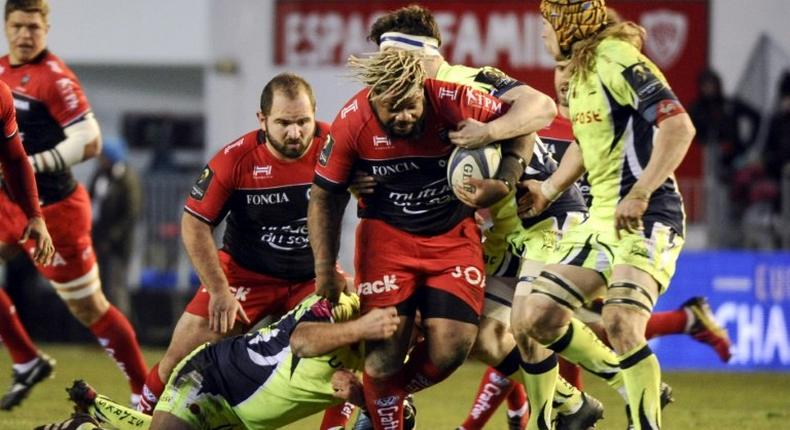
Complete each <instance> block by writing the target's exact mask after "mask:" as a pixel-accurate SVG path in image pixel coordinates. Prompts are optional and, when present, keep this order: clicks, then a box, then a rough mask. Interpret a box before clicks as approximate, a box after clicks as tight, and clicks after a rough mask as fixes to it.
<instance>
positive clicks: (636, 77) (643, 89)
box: [623, 63, 664, 103]
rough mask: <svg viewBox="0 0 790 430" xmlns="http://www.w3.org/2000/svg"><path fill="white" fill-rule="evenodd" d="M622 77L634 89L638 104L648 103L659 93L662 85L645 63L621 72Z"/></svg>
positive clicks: (634, 65)
mask: <svg viewBox="0 0 790 430" xmlns="http://www.w3.org/2000/svg"><path fill="white" fill-rule="evenodd" d="M623 77H624V78H625V80H626V81H627V82H628V84H629V85H631V88H633V89H634V92H635V93H636V96H637V97H638V98H639V101H640V103H646V102H648V101H650V99H651V98H653V96H655V95H656V94H658V93H659V92H661V90H662V89H663V88H664V83H663V82H661V80H660V79H658V77H657V76H656V75H655V74H654V73H653V72H652V71H651V70H650V68H649V67H647V65H646V64H645V63H637V64H633V65H631V66H629V67H627V68H626V69H625V70H623Z"/></svg>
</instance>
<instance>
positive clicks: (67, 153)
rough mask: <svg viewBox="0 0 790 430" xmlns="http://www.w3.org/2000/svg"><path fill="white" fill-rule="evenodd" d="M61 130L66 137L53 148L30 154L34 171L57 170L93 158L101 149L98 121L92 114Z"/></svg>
mask: <svg viewBox="0 0 790 430" xmlns="http://www.w3.org/2000/svg"><path fill="white" fill-rule="evenodd" d="M63 132H64V133H65V134H66V138H65V139H64V140H63V141H62V142H60V143H58V144H57V145H56V146H55V147H54V148H52V149H48V150H46V151H42V152H38V153H36V154H31V155H30V164H32V165H33V169H34V170H35V171H36V173H43V172H59V171H61V170H65V169H67V168H69V167H70V166H73V165H75V164H78V163H81V162H82V161H85V160H87V159H90V158H93V157H95V156H96V154H98V153H99V151H100V150H101V132H100V131H99V123H98V122H97V121H96V119H95V118H94V117H93V115H92V114H88V116H87V117H86V118H85V119H84V120H82V121H80V122H78V123H76V124H73V125H70V126H68V127H66V128H65V129H64V130H63Z"/></svg>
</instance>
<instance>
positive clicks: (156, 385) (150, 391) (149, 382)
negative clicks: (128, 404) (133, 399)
mask: <svg viewBox="0 0 790 430" xmlns="http://www.w3.org/2000/svg"><path fill="white" fill-rule="evenodd" d="M164 391H165V382H164V381H162V380H161V379H159V363H156V364H154V367H152V368H151V370H150V371H149V372H148V376H147V377H146V378H145V384H144V385H143V393H142V396H141V397H140V405H139V406H138V407H137V410H138V411H140V412H143V413H145V414H148V415H151V414H153V413H154V408H155V407H156V404H157V402H159V397H160V396H162V393H163V392H164Z"/></svg>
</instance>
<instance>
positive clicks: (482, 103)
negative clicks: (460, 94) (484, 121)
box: [466, 90, 502, 113]
mask: <svg viewBox="0 0 790 430" xmlns="http://www.w3.org/2000/svg"><path fill="white" fill-rule="evenodd" d="M466 104H468V105H469V106H472V107H476V108H480V109H483V110H484V111H486V112H491V113H501V112H502V102H501V101H499V100H497V99H494V98H492V97H487V96H485V95H484V94H483V93H481V92H479V91H475V90H471V91H467V92H466Z"/></svg>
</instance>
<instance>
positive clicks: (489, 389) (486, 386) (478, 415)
mask: <svg viewBox="0 0 790 430" xmlns="http://www.w3.org/2000/svg"><path fill="white" fill-rule="evenodd" d="M516 386H519V385H518V384H516V383H514V382H511V381H510V379H508V378H507V376H506V375H503V374H502V373H501V372H499V371H497V370H496V369H495V368H493V367H489V368H487V369H486V371H485V373H484V374H483V378H482V379H481V380H480V386H479V387H478V388H477V394H476V395H475V401H474V404H472V409H471V410H470V411H469V415H468V416H467V417H466V421H464V423H463V424H461V427H462V428H463V429H464V430H480V429H482V428H483V426H485V425H486V423H487V422H488V420H489V419H490V418H491V416H492V415H493V414H494V412H496V410H497V408H498V407H499V405H501V404H502V402H504V401H505V399H508V400H509V398H510V393H511V392H512V391H513V389H514V388H515V387H516ZM522 390H523V387H522ZM516 395H518V394H516ZM525 397H526V396H525ZM525 402H526V399H525V401H524V402H522V405H520V406H517V407H515V408H513V409H519V408H520V407H521V406H524V404H523V403H525ZM508 403H509V402H508ZM508 409H510V405H508Z"/></svg>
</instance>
